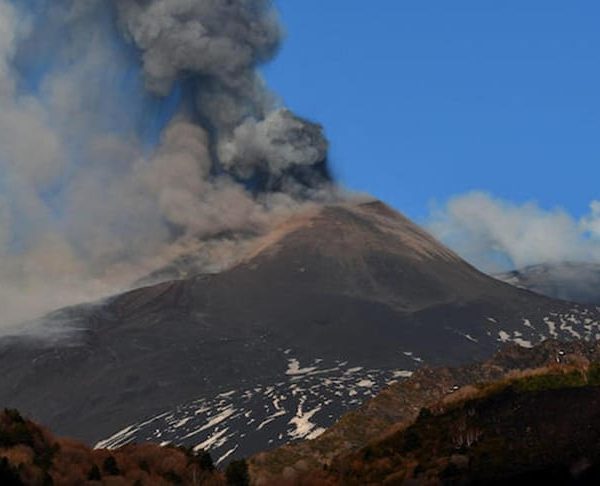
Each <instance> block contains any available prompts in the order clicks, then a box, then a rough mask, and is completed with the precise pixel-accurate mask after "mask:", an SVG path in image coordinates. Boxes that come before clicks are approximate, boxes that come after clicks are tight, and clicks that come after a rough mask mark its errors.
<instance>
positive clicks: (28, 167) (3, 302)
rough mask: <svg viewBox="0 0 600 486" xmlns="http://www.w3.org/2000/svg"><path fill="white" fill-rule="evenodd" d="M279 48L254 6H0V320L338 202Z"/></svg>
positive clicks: (256, 0) (268, 17)
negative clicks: (284, 98)
mask: <svg viewBox="0 0 600 486" xmlns="http://www.w3.org/2000/svg"><path fill="white" fill-rule="evenodd" d="M281 38H282V29H281V27H280V24H279V21H278V18H277V14H276V11H275V9H274V8H273V5H272V3H271V2H270V1H267V0H85V1H83V0H39V1H38V2H33V4H32V3H31V2H20V1H19V0H0V168H1V169H2V170H1V171H0V307H1V308H2V309H3V317H2V321H1V322H0V325H2V324H6V323H14V322H17V321H21V320H23V319H29V318H32V317H34V316H36V315H39V314H41V313H43V312H47V311H49V310H51V309H53V308H57V307H60V306H63V305H69V304H73V303H76V302H80V301H83V300H88V299H91V298H96V297H98V296H102V295H107V294H109V293H112V292H116V291H118V290H121V289H124V288H127V286H128V284H129V283H130V282H131V281H133V280H135V279H138V278H141V277H143V276H144V275H145V274H147V273H149V272H151V271H153V270H154V269H156V268H157V267H160V266H162V265H166V264H168V263H169V262H170V261H171V260H173V259H176V258H178V257H179V256H181V255H182V254H186V253H189V252H190V251H192V252H194V251H196V252H200V253H202V247H203V246H208V247H210V248H211V252H210V254H219V265H217V266H218V267H219V268H222V267H223V266H224V265H226V262H227V261H228V260H230V261H235V258H236V247H237V246H236V245H237V243H236V242H238V240H239V238H240V237H239V235H258V234H260V233H262V232H264V231H267V230H268V229H269V228H270V227H271V226H272V225H273V224H276V223H277V222H278V221H281V220H282V219H285V218H287V217H289V215H291V214H292V213H293V212H295V211H298V210H301V209H303V208H304V207H306V205H311V204H314V203H319V202H322V201H327V200H331V199H333V198H336V197H338V196H337V191H336V189H335V187H334V186H333V184H332V181H331V179H330V177H329V174H328V170H327V150H328V144H327V141H326V139H325V137H324V135H323V131H322V128H321V127H320V126H319V125H317V124H314V123H312V122H310V121H307V120H305V119H302V118H300V117H298V116H296V115H294V114H293V113H291V112H290V111H289V110H287V109H285V108H284V107H283V106H281V103H280V102H279V101H278V98H277V97H276V96H275V95H274V94H273V93H271V92H270V91H269V89H268V88H267V86H266V85H265V83H264V81H263V80H262V78H261V77H260V75H259V72H258V68H259V67H260V65H261V64H263V63H265V62H268V61H269V60H271V59H272V58H273V56H274V55H275V54H276V53H277V50H278V48H279V45H280V42H281ZM138 78H140V82H138V81H137V79H138ZM224 234H227V235H230V236H228V237H227V238H229V240H228V241H226V242H224V244H223V248H226V249H227V251H226V253H228V254H230V257H229V258H228V257H227V256H226V255H224V254H223V253H224V252H218V251H214V248H215V245H216V243H215V242H217V243H218V242H219V241H222V239H223V238H224V237H223V235H224ZM242 243H243V244H245V242H240V244H242ZM203 254H206V252H204V253H203ZM209 266H211V265H209ZM212 266H213V267H214V265H212Z"/></svg>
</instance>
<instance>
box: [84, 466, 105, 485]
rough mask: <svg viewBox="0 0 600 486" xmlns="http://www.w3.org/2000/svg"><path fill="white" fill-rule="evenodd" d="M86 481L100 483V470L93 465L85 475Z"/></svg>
mask: <svg viewBox="0 0 600 486" xmlns="http://www.w3.org/2000/svg"><path fill="white" fill-rule="evenodd" d="M87 478H88V481H100V480H101V479H102V474H100V468H99V467H98V466H97V465H96V464H94V465H93V466H92V468H91V469H90V472H89V473H88V475H87Z"/></svg>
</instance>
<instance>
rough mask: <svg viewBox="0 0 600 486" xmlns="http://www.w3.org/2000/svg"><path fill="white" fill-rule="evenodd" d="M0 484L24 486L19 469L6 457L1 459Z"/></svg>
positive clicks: (3, 485) (4, 485)
mask: <svg viewBox="0 0 600 486" xmlns="http://www.w3.org/2000/svg"><path fill="white" fill-rule="evenodd" d="M0 484H2V486H24V484H23V481H21V477H20V476H19V473H18V471H17V469H16V468H14V467H13V466H12V465H11V464H10V463H9V462H8V459H7V458H6V457H3V458H2V459H0Z"/></svg>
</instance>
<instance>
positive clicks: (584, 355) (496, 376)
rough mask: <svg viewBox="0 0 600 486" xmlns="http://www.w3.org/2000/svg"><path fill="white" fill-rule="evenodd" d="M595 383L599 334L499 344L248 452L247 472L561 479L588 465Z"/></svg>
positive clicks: (261, 476) (375, 479) (333, 477)
mask: <svg viewBox="0 0 600 486" xmlns="http://www.w3.org/2000/svg"><path fill="white" fill-rule="evenodd" d="M599 387H600V345H599V344H598V343H593V344H590V343H582V342H570V343H564V342H563V343H561V342H557V341H552V340H549V341H546V342H544V343H542V344H541V345H539V346H536V347H535V348H533V349H525V348H520V347H518V346H514V345H512V346H507V347H504V348H503V349H502V350H501V351H500V352H499V353H497V354H496V355H495V356H494V357H493V358H492V359H490V360H488V361H485V362H482V363H476V364H471V365H467V366H462V367H450V368H448V367H443V368H423V369H421V370H419V371H417V372H416V373H415V374H414V375H413V376H412V377H411V378H410V379H408V380H406V381H403V382H401V383H397V384H393V385H392V386H390V387H389V388H387V389H386V390H384V391H383V392H381V393H380V394H378V395H377V396H376V397H375V398H374V399H372V400H369V401H368V402H366V403H365V404H364V405H363V406H362V407H361V408H360V409H358V410H356V411H354V412H351V413H349V414H347V415H345V416H344V417H342V419H341V420H340V421H339V422H338V423H336V424H335V425H334V426H333V427H331V428H330V429H329V430H328V431H327V432H326V433H324V434H323V435H322V436H320V437H319V438H318V439H316V440H312V441H304V442H300V443H297V444H292V445H287V446H284V447H282V448H279V449H276V450H273V451H268V452H263V453H260V454H257V455H256V456H254V457H253V458H252V459H251V461H250V465H251V472H252V477H253V480H254V481H255V483H256V484H263V485H268V484H282V483H283V482H285V484H290V485H293V484H388V482H389V483H390V484H401V483H402V481H403V480H407V479H410V478H414V479H415V480H418V481H417V484H440V482H441V483H442V484H446V482H445V480H450V479H451V478H449V477H448V478H444V474H446V473H449V472H452V473H453V478H452V480H451V481H450V483H451V484H455V482H456V481H458V480H459V479H461V480H462V482H460V484H463V483H464V484H470V483H471V482H475V483H477V481H479V483H477V484H481V483H483V484H489V483H490V481H492V480H496V481H497V480H499V479H500V478H501V477H505V478H507V477H511V476H519V475H523V474H526V473H532V474H533V477H534V478H535V477H536V474H540V475H541V474H542V473H544V472H548V471H550V472H559V473H560V474H561V475H562V476H563V477H564V475H565V474H566V475H567V479H568V475H569V467H570V466H574V465H577V464H578V463H580V464H583V468H582V469H581V471H579V472H580V473H581V472H583V471H584V470H586V471H587V472H591V471H592V470H593V468H591V466H592V465H593V464H595V465H596V474H597V470H598V466H600V450H598V448H597V443H598V442H597V437H598V433H599V432H598V431H600V428H599V426H600V423H599V422H598V418H599V417H600V416H599V415H598V404H599V402H598V400H599V399H600V395H599V393H600V392H599V390H600V388H599ZM409 442H410V443H411V444H412V445H410V446H407V444H408V443H409ZM486 451H487V452H492V455H493V458H495V464H490V462H489V459H490V458H489V457H488V462H485V457H484V456H485V454H484V453H485V452H486ZM482 459H483V460H484V461H483V462H482ZM583 459H587V462H586V461H583ZM456 465H459V466H460V468H459V470H457V469H456V468H454V466H456ZM454 476H456V477H454ZM540 477H541V476H540ZM386 481H388V482H386ZM453 481H454V482H453ZM566 483H568V481H562V482H559V483H557V484H566ZM553 484H554V483H553ZM569 484H570V483H569ZM594 484H595V483H594Z"/></svg>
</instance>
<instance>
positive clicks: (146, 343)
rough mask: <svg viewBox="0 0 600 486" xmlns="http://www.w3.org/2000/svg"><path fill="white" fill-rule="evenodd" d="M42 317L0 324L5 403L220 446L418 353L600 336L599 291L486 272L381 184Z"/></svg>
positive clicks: (364, 391)
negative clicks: (213, 265) (55, 328)
mask: <svg viewBox="0 0 600 486" xmlns="http://www.w3.org/2000/svg"><path fill="white" fill-rule="evenodd" d="M49 319H50V320H53V321H55V322H58V321H59V322H60V326H61V328H64V329H66V330H68V331H69V332H67V333H65V334H64V336H62V337H59V338H56V339H54V340H52V341H50V340H47V339H42V338H39V337H35V336H34V335H31V336H13V337H6V338H3V339H2V340H0V365H1V366H2V369H3V370H4V378H3V380H1V382H0V403H2V404H3V405H4V406H10V407H16V408H19V409H20V410H21V411H23V412H24V413H26V414H28V415H29V416H31V417H32V418H34V419H35V420H37V421H40V422H42V423H44V424H46V425H48V426H50V427H51V428H52V429H53V430H54V431H56V432H57V433H59V434H62V435H70V436H74V437H76V438H79V439H82V440H85V441H87V442H88V443H92V444H94V443H96V442H99V445H102V446H107V447H115V446H119V445H122V444H126V443H129V442H134V441H142V440H153V441H158V442H160V443H176V444H186V445H191V446H195V447H197V448H202V449H209V450H211V451H212V452H213V454H214V455H215V458H216V459H217V462H219V461H225V460H229V459H231V458H234V457H238V456H245V455H248V454H251V453H253V452H256V451H258V450H263V449H266V448H269V447H274V446H276V445H279V444H282V443H285V442H288V441H290V440H296V439H301V438H312V437H316V436H318V435H319V434H320V433H322V432H323V431H324V429H325V428H326V427H328V426H330V425H331V424H332V423H333V422H334V421H335V420H336V419H337V418H339V417H340V416H341V415H342V414H343V413H344V412H346V411H347V410H349V409H352V408H356V407H357V406H358V405H360V403H362V402H363V401H364V400H366V399H367V398H369V397H371V396H373V395H374V394H375V393H376V392H377V391H379V390H380V389H381V388H382V387H384V386H385V385H386V384H387V383H389V382H390V381H392V380H398V379H402V378H403V377H406V376H409V375H410V374H411V372H412V370H414V369H416V368H417V367H419V366H421V365H423V364H428V365H458V364H464V363H469V362H472V361H476V360H480V359H485V358H487V357H489V356H491V355H492V354H493V353H494V352H495V351H496V350H497V349H498V347H499V346H500V345H501V344H502V343H506V342H512V343H515V344H518V345H521V346H523V347H531V346H532V345H533V344H535V343H537V342H539V341H543V340H544V339H546V338H550V337H552V338H559V339H588V340H591V339H596V338H597V337H598V336H599V335H600V334H599V333H600V330H599V325H600V313H599V312H598V310H597V309H596V308H595V307H593V306H589V307H588V306H585V305H582V304H576V303H571V302H566V301H560V300H553V299H551V298H548V297H544V296H541V295H538V294H535V293H533V292H530V291H528V290H525V289H520V288H516V287H513V286H511V285H509V284H506V283H504V282H501V281H499V280H496V279H494V278H491V277H489V276H487V275H484V274H482V273H481V272H479V271H478V270H476V269H475V268H474V267H472V266H471V265H469V264H468V263H466V262H465V261H463V260H462V259H461V258H459V257H458V256H457V255H456V254H455V253H453V252H452V251H450V250H449V249H447V248H446V247H444V246H443V245H441V244H440V243H439V242H437V241H436V240H435V239H434V238H433V237H432V236H430V235H429V234H428V233H426V232H425V231H424V230H422V229H421V228H419V227H418V226H417V225H415V224H414V223H412V222H411V221H409V220H408V219H406V218H405V217H404V216H402V215H401V214H399V213H397V212H395V211H394V210H392V209H390V208H389V207H387V206H386V205H385V204H383V203H381V202H377V201H374V202H368V203H351V202H346V203H340V204H333V205H328V206H321V207H315V208H314V209H312V210H308V211H306V212H304V213H302V214H298V215H297V216H296V217H294V218H292V219H291V220H289V221H287V222H286V223H285V224H283V225H281V226H279V227H278V228H276V229H275V230H274V231H272V232H271V233H269V234H267V235H266V236H264V237H262V238H260V239H258V240H257V241H256V242H255V243H254V244H253V245H252V247H251V249H250V250H248V251H247V252H246V253H245V254H243V255H240V258H239V262H238V263H237V264H236V265H234V266H233V267H231V268H229V269H227V270H224V271H222V272H220V273H216V274H210V275H206V274H198V275H193V276H188V277H186V278H180V279H176V280H168V281H164V282H161V283H158V284H155V285H151V286H146V287H143V288H139V289H135V290H132V291H130V292H127V293H124V294H122V295H117V296H114V297H112V298H110V299H108V300H106V301H103V302H99V303H95V304H91V305H84V306H77V307H73V308H69V309H64V310H62V311H59V312H56V313H54V314H53V315H52V316H50V317H49Z"/></svg>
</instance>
